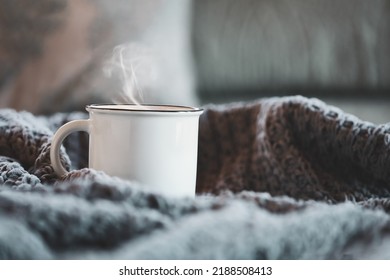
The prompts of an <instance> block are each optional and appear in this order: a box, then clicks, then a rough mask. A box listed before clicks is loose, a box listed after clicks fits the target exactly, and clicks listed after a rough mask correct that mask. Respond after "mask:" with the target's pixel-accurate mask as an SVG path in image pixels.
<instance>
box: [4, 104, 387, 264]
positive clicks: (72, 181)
mask: <svg viewBox="0 0 390 280" xmlns="http://www.w3.org/2000/svg"><path fill="white" fill-rule="evenodd" d="M86 117H87V115H86V114H84V113H70V114H65V113H59V114H56V115H53V116H49V117H45V116H33V115H32V114H29V113H27V112H15V111H13V110H9V109H2V110H0V172H1V173H0V183H1V185H0V257H1V258H10V259H20V258H21V259H36V258H38V259H51V258H77V259H80V258H94V259H99V258H103V259H107V258H119V259H128V258H129V259H216V258H219V259H254V258H261V259H264V258H265V259H301V258H309V259H314V258H315V259H317V258H320V259H324V258H325V259H329V258H390V253H389V252H390V251H389V250H388V249H389V248H390V241H389V236H390V235H389V233H390V219H389V215H388V212H390V200H389V192H390V175H389V173H388V170H389V167H390V159H389V156H390V134H389V132H390V130H389V129H390V127H389V126H388V125H373V124H371V123H367V122H363V121H361V120H359V119H357V118H356V117H354V116H351V115H348V114H345V113H343V112H342V111H341V110H339V109H337V108H334V107H331V106H328V105H326V104H324V103H322V102H321V101H319V100H316V99H306V98H303V97H299V96H297V97H284V98H269V99H261V100H258V101H254V102H250V103H234V104H227V105H219V106H213V105H209V106H206V107H205V112H204V114H203V115H202V116H201V119H200V131H199V160H198V178H197V192H198V196H197V198H195V199H173V198H170V197H165V196H162V195H160V194H157V193H151V192H149V191H146V190H145V189H144V188H142V186H141V185H139V184H138V183H137V182H130V181H124V180H121V179H119V178H113V177H110V176H108V175H106V174H104V173H102V172H99V171H95V170H92V169H88V168H86V162H87V157H88V155H87V153H88V152H87V150H88V149H87V146H88V141H87V135H86V134H85V133H79V134H73V135H71V136H69V137H68V139H67V140H66V142H65V148H64V149H63V150H62V151H61V153H62V160H63V162H64V165H65V166H67V168H69V169H72V171H71V172H70V173H69V174H68V175H67V176H65V177H63V178H57V176H56V175H55V174H54V173H53V170H52V167H51V165H50V160H49V151H50V141H51V137H52V135H53V133H54V131H55V130H56V129H57V128H58V127H59V126H60V125H61V124H63V123H65V122H67V121H69V120H72V119H79V118H86ZM167 187H169V186H167Z"/></svg>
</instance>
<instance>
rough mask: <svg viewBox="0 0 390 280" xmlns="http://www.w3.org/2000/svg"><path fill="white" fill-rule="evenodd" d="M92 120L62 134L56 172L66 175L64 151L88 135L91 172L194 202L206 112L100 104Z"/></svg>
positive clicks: (54, 157) (54, 154)
mask: <svg viewBox="0 0 390 280" xmlns="http://www.w3.org/2000/svg"><path fill="white" fill-rule="evenodd" d="M86 110H87V111H88V112H89V119H88V120H75V121H71V122H69V123H66V124H65V125H63V126H62V127H60V128H59V129H58V131H57V132H56V133H55V135H54V137H53V140H52V148H51V151H50V158H51V162H52V165H53V168H54V171H55V172H56V173H57V174H58V175H59V176H62V175H64V174H66V173H67V171H66V170H65V168H64V167H63V166H62V164H61V161H60V157H59V150H60V146H61V144H62V141H63V140H64V139H65V137H67V136H68V135H69V134H70V133H72V132H75V131H86V132H88V133H89V167H90V168H93V169H96V170H101V171H104V172H105V173H107V174H109V175H111V176H118V177H121V178H124V179H128V180H132V181H138V182H140V183H141V184H143V185H145V187H149V188H150V189H152V190H155V191H157V192H160V193H163V194H168V195H173V196H194V195H195V185H196V167H197V153H198V127H199V116H200V115H201V113H202V111H203V110H202V109H199V108H193V107H185V106H170V105H142V106H140V105H131V104H129V105H124V104H122V105H119V104H118V105H114V104H99V105H97V104H95V105H89V106H87V107H86Z"/></svg>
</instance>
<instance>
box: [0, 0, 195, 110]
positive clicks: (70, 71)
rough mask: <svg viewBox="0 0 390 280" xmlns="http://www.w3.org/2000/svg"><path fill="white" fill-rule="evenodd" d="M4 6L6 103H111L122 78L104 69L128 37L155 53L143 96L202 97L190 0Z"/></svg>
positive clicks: (42, 1)
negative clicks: (196, 80) (196, 91)
mask: <svg viewBox="0 0 390 280" xmlns="http://www.w3.org/2000/svg"><path fill="white" fill-rule="evenodd" d="M0 7H1V10H0V106H1V107H12V108H16V109H19V110H28V111H31V112H33V113H40V114H41V113H46V114H49V113H53V112H58V111H72V110H82V109H83V108H84V106H85V105H86V104H89V103H95V102H112V101H113V100H114V99H117V97H118V94H119V92H120V91H121V90H122V88H123V84H121V81H120V79H119V78H118V77H113V78H107V77H106V76H105V75H104V71H103V69H104V67H105V66H106V61H108V60H109V59H110V58H111V55H112V52H113V48H114V47H115V46H116V45H118V44H123V43H126V44H127V45H130V46H132V47H133V49H134V46H136V48H135V49H142V48H145V50H147V52H142V53H149V54H150V56H152V63H153V69H154V72H153V73H154V76H153V79H149V77H148V76H147V75H146V76H142V77H139V78H138V81H137V82H138V87H140V88H141V90H142V92H143V94H144V100H143V102H148V103H154V102H156V103H185V104H188V105H192V104H193V103H196V98H195V97H194V95H193V75H192V61H191V55H190V48H189V40H190V34H189V32H190V28H189V24H190V22H189V18H190V17H189V16H188V15H189V12H190V1H189V0H184V1H181V0H173V1H172V0H130V1H128V0H117V1H105V0H97V1H90V0H35V1H30V0H13V1H9V0H0ZM126 55H130V56H131V59H134V57H135V56H136V55H137V54H134V53H132V52H131V51H130V52H129V51H128V52H126ZM140 59H142V58H140ZM149 60H150V59H149ZM133 70H134V69H133ZM137 71H138V70H137V69H136V71H135V72H137ZM114 73H116V74H117V75H120V73H118V72H114ZM156 73H157V74H156ZM136 74H137V73H136ZM139 101H142V100H139Z"/></svg>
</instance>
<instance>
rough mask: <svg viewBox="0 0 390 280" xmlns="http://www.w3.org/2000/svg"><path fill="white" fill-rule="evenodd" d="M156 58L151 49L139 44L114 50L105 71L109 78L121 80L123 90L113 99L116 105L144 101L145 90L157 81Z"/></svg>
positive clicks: (125, 45)
mask: <svg viewBox="0 0 390 280" xmlns="http://www.w3.org/2000/svg"><path fill="white" fill-rule="evenodd" d="M155 66H156V62H155V56H154V54H153V52H152V51H151V49H150V48H148V47H147V46H145V45H141V44H139V43H127V44H122V45H118V46H116V47H115V48H114V50H113V53H112V57H111V58H110V59H108V60H107V61H106V63H105V66H104V68H103V71H104V73H105V75H106V76H107V77H110V78H114V79H119V82H120V83H121V85H122V90H121V91H120V92H119V93H117V94H118V96H117V97H113V102H114V103H133V104H137V105H140V106H141V104H142V103H143V101H144V95H145V90H146V88H147V87H150V85H152V84H153V83H154V82H155V81H156V79H157V67H155Z"/></svg>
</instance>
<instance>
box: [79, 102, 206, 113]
mask: <svg viewBox="0 0 390 280" xmlns="http://www.w3.org/2000/svg"><path fill="white" fill-rule="evenodd" d="M116 105H125V106H127V105H130V106H139V105H138V104H131V103H127V104H110V103H107V104H91V105H87V106H86V109H97V110H103V111H122V112H145V110H142V109H123V108H107V107H104V106H116ZM141 106H148V107H167V108H169V107H172V109H168V110H159V109H148V110H147V111H148V112H157V113H181V112H201V111H203V109H202V108H198V107H190V106H181V105H168V104H160V105H157V104H141ZM174 108H182V109H181V110H178V109H174Z"/></svg>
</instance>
